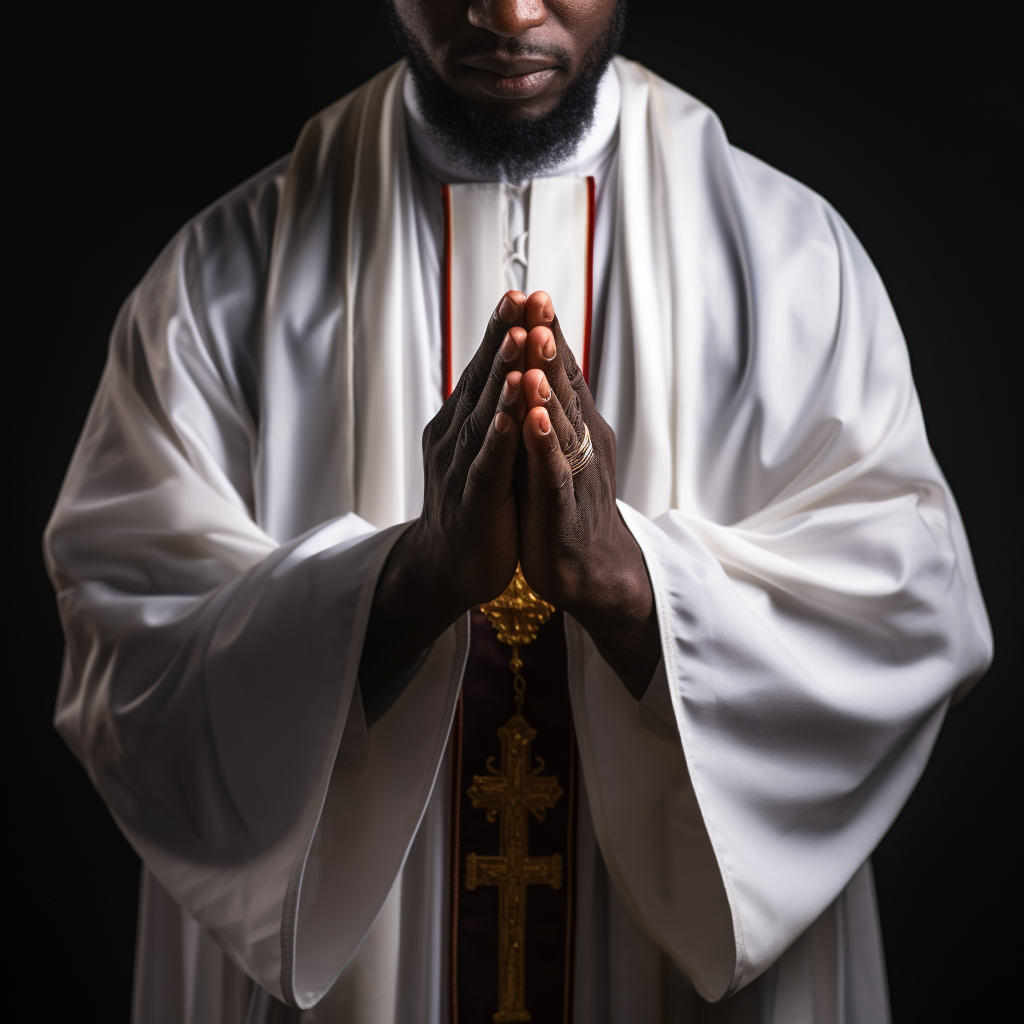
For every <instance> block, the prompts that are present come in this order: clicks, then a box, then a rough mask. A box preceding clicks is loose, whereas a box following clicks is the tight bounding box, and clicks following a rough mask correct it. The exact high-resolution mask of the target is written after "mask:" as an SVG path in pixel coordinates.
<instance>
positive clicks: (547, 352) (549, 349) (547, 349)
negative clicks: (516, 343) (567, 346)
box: [541, 338, 555, 359]
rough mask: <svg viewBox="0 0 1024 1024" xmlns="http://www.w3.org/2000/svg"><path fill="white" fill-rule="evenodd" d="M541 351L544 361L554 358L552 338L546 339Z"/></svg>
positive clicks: (553, 341)
mask: <svg viewBox="0 0 1024 1024" xmlns="http://www.w3.org/2000/svg"><path fill="white" fill-rule="evenodd" d="M541 351H542V352H543V353H544V358H545V359H554V358H555V339H554V338H548V340H547V341H545V342H544V348H543V349H541Z"/></svg>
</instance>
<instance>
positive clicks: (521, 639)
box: [480, 565, 555, 711]
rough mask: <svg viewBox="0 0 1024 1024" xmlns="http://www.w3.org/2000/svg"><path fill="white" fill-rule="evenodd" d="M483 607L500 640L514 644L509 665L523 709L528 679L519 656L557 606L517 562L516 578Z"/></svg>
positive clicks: (517, 696)
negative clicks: (532, 586)
mask: <svg viewBox="0 0 1024 1024" xmlns="http://www.w3.org/2000/svg"><path fill="white" fill-rule="evenodd" d="M480 611H482V612H483V613H484V615H486V616H487V619H488V621H489V622H490V624H491V626H492V627H493V628H494V631H495V632H496V633H497V634H498V640H499V641H500V642H501V643H503V644H507V645H508V646H509V647H511V648H512V658H511V660H510V661H509V663H508V667H509V668H510V669H511V670H512V674H513V675H514V676H515V679H514V681H513V685H514V686H515V689H516V711H522V710H523V697H524V696H525V694H526V680H525V679H524V678H523V677H522V675H520V671H521V670H522V667H523V663H522V661H520V659H519V648H520V647H523V646H525V645H526V644H532V643H533V641H534V640H536V639H537V633H538V631H539V630H540V627H541V626H543V625H544V623H545V622H547V621H548V619H550V618H551V616H552V615H554V613H555V606H554V605H553V604H548V602H547V601H545V600H544V599H543V598H542V597H538V596H537V595H536V594H535V593H534V592H533V591H532V590H531V589H530V585H529V584H528V583H527V582H526V577H525V576H524V575H523V570H522V569H520V568H519V566H518V565H517V566H516V574H515V575H514V576H513V577H512V582H511V583H510V584H509V585H508V586H507V587H506V588H505V590H504V592H503V593H502V594H501V596H500V597H496V598H495V599H494V600H493V601H489V602H488V603H487V604H484V605H481V606H480Z"/></svg>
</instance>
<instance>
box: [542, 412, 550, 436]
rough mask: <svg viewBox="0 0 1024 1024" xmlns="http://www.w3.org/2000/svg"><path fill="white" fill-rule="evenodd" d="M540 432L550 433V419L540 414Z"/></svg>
mask: <svg viewBox="0 0 1024 1024" xmlns="http://www.w3.org/2000/svg"><path fill="white" fill-rule="evenodd" d="M540 432H541V433H542V434H550V433H551V420H549V419H548V417H547V416H541V418H540Z"/></svg>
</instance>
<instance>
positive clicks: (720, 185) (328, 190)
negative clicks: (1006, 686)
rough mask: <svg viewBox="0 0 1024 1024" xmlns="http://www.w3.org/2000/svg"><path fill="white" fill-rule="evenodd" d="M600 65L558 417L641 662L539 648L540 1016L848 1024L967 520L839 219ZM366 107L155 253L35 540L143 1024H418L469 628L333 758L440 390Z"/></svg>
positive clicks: (424, 1009) (394, 174) (431, 241)
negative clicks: (581, 432)
mask: <svg viewBox="0 0 1024 1024" xmlns="http://www.w3.org/2000/svg"><path fill="white" fill-rule="evenodd" d="M615 74H616V75H617V77H618V83H619V85H620V87H621V110H620V117H619V121H618V140H617V146H618V156H617V161H616V163H615V167H614V169H613V171H611V172H609V176H608V179H607V181H608V189H609V190H611V191H610V193H609V194H610V195H613V201H611V202H609V204H608V205H607V206H605V207H604V210H605V213H607V211H609V210H611V211H613V213H612V215H611V217H610V223H609V222H607V221H606V225H605V230H606V231H607V238H608V243H607V245H608V254H609V260H608V267H607V272H606V274H605V277H604V281H605V282H606V283H604V284H603V285H602V287H603V288H604V289H605V294H604V295H603V296H601V299H602V305H603V310H604V313H603V330H602V332H601V334H602V337H601V339H600V347H599V358H600V365H599V367H598V372H597V374H596V381H595V385H596V399H597V404H598V407H599V408H600V409H601V411H602V413H603V415H604V416H605V418H606V419H607V420H608V421H609V423H610V424H611V425H612V427H613V428H614V430H615V432H616V435H617V438H618V451H619V478H618V495H619V498H620V506H621V509H622V513H623V516H624V518H625V521H626V523H627V525H628V526H629V528H630V529H631V530H632V532H633V534H634V536H635V537H636V539H637V541H638V543H639V544H640V547H641V549H642V551H643V553H644V557H645V559H646V562H647V566H648V570H649V573H650V576H651V581H652V585H653V589H654V594H655V599H656V603H657V609H658V621H659V627H660V631H661V642H662V651H663V660H662V664H661V666H660V667H659V671H658V673H657V674H656V677H655V679H654V680H653V681H652V684H651V686H650V688H649V690H648V692H647V694H646V696H645V697H644V699H643V701H642V702H641V703H640V704H638V703H637V702H636V701H635V700H634V699H633V698H632V697H631V696H630V695H629V693H628V692H627V691H626V689H625V688H624V687H623V685H622V683H621V682H620V681H619V680H618V678H617V677H616V676H615V674H614V673H613V672H612V671H611V669H610V668H609V667H608V666H607V665H606V664H605V663H604V662H603V660H602V659H601V657H600V655H599V654H598V653H597V651H596V649H595V647H594V645H593V643H592V642H591V640H590V638H589V636H588V635H587V634H586V633H585V632H584V631H583V630H582V629H581V628H580V627H579V626H578V625H577V624H575V623H574V622H572V621H571V620H569V619H567V622H566V639H567V643H568V649H569V665H570V669H569V671H570V691H571V695H572V704H573V714H574V718H575V723H576V728H577V733H578V737H579V745H580V756H581V764H582V776H583V780H582V781H583V789H584V791H585V794H586V796H585V798H584V799H581V802H580V823H579V827H580V852H579V860H578V864H577V870H578V878H579V885H580V888H579V893H580V902H579V907H580V911H579V914H580V917H579V922H578V924H579V943H578V950H577V965H576V1007H577V1010H576V1019H577V1021H581V1022H582V1021H586V1022H591V1021H593V1022H605V1021H606V1022H608V1024H626V1022H647V1021H651V1022H653V1021H661V1020H668V1019H671V1020H674V1021H675V1020H679V1021H688V1020H700V1021H735V1022H743V1024H748V1022H749V1024H753V1022H755V1021H758V1022H760V1021H774V1022H777V1024H783V1022H787V1024H788V1022H811V1021H814V1022H818V1024H820V1022H835V1024H839V1022H845V1024H852V1022H865V1024H866V1022H868V1021H878V1020H884V1019H885V1017H886V1015H887V1010H886V1007H885V989H884V973H883V969H882V962H881V947H880V939H879V935H878V926H877V919H876V916H875V909H874V896H873V890H872V885H871V880H870V870H869V868H868V866H867V859H868V857H869V855H870V853H871V851H872V849H873V848H874V847H875V845H876V844H877V843H878V841H879V840H880V839H881V837H882V836H883V834H884V833H885V831H886V829H887V828H888V826H889V825H890V823H891V822H892V820H893V818H894V817H895V816H896V814H897V813H898V812H899V810H900V808H901V806H902V804H903V802H904V801H905V800H906V798H907V796H908V795H909V793H910V791H911V789H912V787H913V786H914V783H915V782H916V780H917V778H918V776H919V775H920V772H921V770H922V768H923V766H924V763H925V761H926V759H927V757H928V754H929V751H930V749H931V746H932V743H933V741H934V738H935V735H936V732H937V730H938V728H939V726H940V724H941V722H942V718H943V716H944V714H945V711H946V708H947V707H948V705H949V702H950V700H951V699H954V698H955V697H957V696H959V695H962V694H963V693H964V692H966V690H967V689H968V688H969V687H970V686H971V685H972V684H973V683H974V681H976V680H977V678H978V677H979V675H980V674H981V673H982V672H983V671H984V669H985V667H986V665H987V663H988V661H989V659H990V656H991V639H990V633H989V627H988V623H987V619H986V616H985V611H984V607H983V605H982V602H981V598H980V594H979V591H978V586H977V582H976V579H975V575H974V570H973V566H972V564H971V558H970V553H969V551H968V548H967V543H966V539H965V536H964V532H963V527H962V524H961V522H960V518H959V515H958V512H957V509H956V506H955V504H954V502H953V499H952V496H951V494H950V492H949V489H948V487H947V485H946V483H945V481H944V480H943V478H942V475H941V473H940V471H939V469H938V467H937V466H936V464H935V460H934V458H933V456H932V454H931V452H930V450H929V448H928V445H927V440H926V437H925V432H924V426H923V423H922V419H921V413H920V408H919V405H918V401H917V397H916V394H915V392H914V388H913V383H912V380H911V375H910V367H909V362H908V358H907V353H906V349H905V346H904V343H903V340H902V337H901V335H900V331H899V327H898V324H897V322H896V318H895V316H894V314H893V311H892V309H891V306H890V304H889V301H888V298H887V297H886V294H885V291H884V289H883V287H882V284H881V282H880V280H879V278H878V275H877V273H876V271H875V269H874V267H873V266H872V265H871V263H870V261H869V260H868V258H867V256H866V254H865V253H864V251H863V249H862V248H861V247H860V245H859V243H858V242H857V240H856V239H855V238H854V236H853V235H852V233H851V232H850V230H849V228H848V227H847V226H846V224H845V223H844V222H843V221H842V220H841V219H840V218H839V217H838V215H837V214H836V213H835V212H834V211H833V210H832V209H831V207H829V205H828V204H827V203H826V202H825V201H824V200H822V199H821V198H820V197H818V196H816V195H814V194H813V193H812V192H810V191H809V190H808V189H806V188H804V187H803V186H801V185H799V184H798V183H796V182H794V181H792V180H791V179H789V178H787V177H785V176H784V175H782V174H780V173H778V172H777V171H774V170H772V169H771V168H768V167H766V166H765V165H764V164H762V163H760V162H758V161H757V160H756V159H754V158H752V157H750V156H748V155H746V154H744V153H741V152H739V151H737V150H735V149H733V148H731V147H730V146H729V144H728V141H727V139H726V137H725V135H724V132H723V130H722V128H721V125H720V124H719V122H718V121H717V119H716V118H715V117H714V115H713V114H712V113H711V112H710V111H708V110H707V108H705V107H703V106H702V105H701V104H700V103H698V102H697V101H695V100H694V99H693V98H691V97H690V96H688V95H686V94H685V93H683V92H681V91H680V90H678V89H676V88H675V87H673V86H671V85H669V84H668V83H666V82H664V81H663V80H661V79H659V78H657V77H656V76H654V75H652V74H651V73H650V72H648V71H646V70H645V69H643V68H642V67H640V66H638V65H636V64H633V63H631V62H628V61H625V60H622V59H620V58H617V59H616V62H615ZM403 77H404V71H403V69H402V67H401V65H396V66H395V67H392V68H390V69H388V70H386V71H384V72H382V73H381V74H380V75H378V76H377V77H375V78H374V79H372V80H371V81H370V82H368V83H367V84H366V85H365V86H363V87H362V88H360V89H358V90H356V91H355V92H354V93H352V94H350V95H349V96H347V97H345V98H344V99H342V100H340V101H339V102H338V103H336V104H335V105H334V106H332V107H330V108H329V109H328V110H326V111H325V112H324V113H322V114H321V115H319V116H318V117H316V118H314V119H313V120H311V121H310V122H309V124H308V125H307V126H306V128H305V129H304V131H303V134H302V136H301V137H300V139H299V141H298V144H297V146H296V149H295V151H294V152H293V153H292V154H291V156H290V157H289V158H287V159H286V160H283V161H281V162H280V163H279V164H276V165H274V166H273V167H271V168H269V169H268V170H267V171H265V172H264V173H262V174H260V175H257V176H256V177H255V178H254V179H252V180H251V181H249V182H247V183H246V184H244V185H243V186H241V187H240V188H239V189H237V190H235V191H234V192H232V193H231V194H230V195H228V196H227V197H225V198H224V199H223V200H221V201H220V202H218V203H216V204H215V205H214V206H212V207H211V208H210V209H208V210H206V211H205V212H204V213H202V214H201V215H200V216H199V217H197V218H196V219H195V220H193V221H192V222H190V223H189V224H188V225H187V226H186V227H185V228H184V229H183V230H182V231H181V232H180V233H179V235H178V236H177V237H176V238H175V239H174V240H173V241H172V242H171V243H170V245H169V246H168V247H167V249H165V251H164V252H163V253H162V254H161V256H160V257H159V258H158V260H157V261H156V263H155V264H154V266H153V268H152V269H151V270H150V272H149V273H148V274H147V275H146V277H145V278H144V280H143V281H142V282H141V283H140V285H139V287H138V288H137V289H136V291H135V292H134V293H133V294H132V295H131V297H130V298H129V299H128V301H127V302H126V304H125V306H124V307H123V309H122V311H121V313H120V315H119V317H118V320H117V324H116V325H115V328H114V332H113V336H112V339H111V348H110V357H109V361H108V363H107V366H106V369H105V371H104V375H103V379H102V382H101V384H100V388H99V391H98V393H97V396H96V399H95V401H94V404H93V407H92V409H91V411H90V414H89V418H88V421H87V424H86V426H85V429H84V432H83V435H82V438H81V440H80V442H79V445H78V447H77V449H76V452H75V455H74V459H73V461H72V465H71V467H70V469H69V472H68V476H67V479H66V481H65V483H64V487H63V489H62V491H61V494H60V497H59V499H58V504H57V508H56V510H55V512H54V515H53V519H52V520H51V523H50V526H49V527H48V531H47V535H46V553H47V560H48V565H49V568H50V572H51V575H52V578H53V581H54V585H55V588H56V590H57V593H58V601H59V606H60V612H61V617H62V621H63V624H64V629H65V633H66V636H67V651H66V656H65V666H64V672H63V677H62V681H61V689H60V695H59V699H58V707H57V715H56V721H57V726H58V728H59V729H60V731H61V733H62V735H63V736H64V737H65V738H66V740H67V742H68V743H69V745H70V746H71V747H72V749H73V750H74V751H75V753H76V754H77V756H78V757H79V758H80V759H81V761H82V763H83V764H84V765H85V766H86V768H87V770H88V771H89V774H90V776H91V778H92V779H93V781H94V783H95V784H96V786H97V788H98V790H99V791H100V793H101V794H102V795H103V798H104V799H105V801H106V802H107V805H108V806H109V808H110V810H111V813H112V814H113V815H114V817H115V819H116V820H117V822H118V824H119V826H120V827H121V829H122V830H123V831H124V833H125V835H126V836H127V838H128V839H129V841H130V842H131V843H132V845H133V846H134V847H135V849H136V850H137V851H138V852H139V854H140V856H141V857H142V859H143V861H144V864H145V870H144V875H143V885H142V908H141V915H140V932H139V952H138V960H137V970H136V993H135V1017H136V1020H138V1021H140V1022H143V1021H144V1022H146V1024H164V1022H167V1024H170V1022H172V1021H173V1022H185V1021H188V1022H195V1024H198V1022H207V1021H210V1022H213V1021H225V1022H227V1021H231V1022H234V1021H242V1020H248V1021H252V1022H256V1021H262V1020H265V1021H271V1020H277V1019H286V1018H285V1017H284V1016H282V1013H285V1012H288V1011H285V1008H284V1007H280V1006H277V1005H276V1004H274V1003H272V1002H271V1000H270V998H269V996H268V995H267V993H270V994H272V995H273V996H274V997H276V999H278V1000H283V1001H285V1002H287V1003H289V1004H291V1005H292V1006H296V1007H300V1008H304V1010H303V1012H302V1013H301V1015H298V1013H297V1011H295V1012H294V1015H293V1017H291V1018H287V1019H301V1020H303V1021H327V1020H339V1021H340V1020H345V1021H348V1020H353V1021H359V1022H360V1024H362V1022H368V1024H369V1022H372V1024H376V1022H389V1024H390V1022H397V1021H401V1022H406V1021H415V1022H440V1021H441V1020H443V1019H444V1010H445V998H446V996H445V961H444V950H445V948H446V927H447V922H446V919H445V908H446V905H447V904H446V893H445V884H446V881H445V880H446V876H447V863H446V856H445V838H444V837H445V835H446V830H447V807H446V802H445V801H446V798H445V795H444V794H445V792H446V787H445V786H444V785H443V784H440V785H437V786H435V781H436V780H437V779H438V777H439V775H440V774H441V773H443V771H444V770H445V758H444V752H445V748H446V744H447V738H448V729H449V725H450V722H451V718H452V711H453V706H454V702H455V698H456V695H457V692H458V687H459V683H460V677H461V672H462V668H463V665H464V661H465V656H466V643H467V623H466V621H465V620H460V621H459V622H458V623H456V624H455V625H454V626H453V627H452V628H451V629H449V630H448V631H447V632H446V633H445V634H444V635H443V636H442V637H441V638H440V639H439V640H438V641H437V642H436V643H435V644H434V646H433V647H432V649H431V651H430V653H429V656H428V657H427V659H426V661H425V662H424V663H423V665H422V666H421V667H420V668H419V670H418V672H417V673H416V675H415V676H414V678H413V679H412V681H411V682H410V683H409V685H408V687H407V688H406V690H405V691H404V693H403V694H402V696H401V697H400V698H399V699H398V700H397V702H396V703H395V704H394V705H393V706H392V707H391V709H390V710H388V711H387V713H386V714H385V715H384V716H383V717H382V718H381V719H380V720H379V721H378V722H376V723H375V724H374V725H373V726H372V728H370V729H367V728H366V726H365V719H364V717H363V712H362V705H361V701H360V697H359V689H358V685H357V681H356V670H357V667H358V664H359V659H360V653H361V647H362V638H363V635H364V631H365V627H366V622H367V618H368V615H369V607H370V601H371V598H372V595H373V590H374V586H375V582H376V578H377V575H378V573H379V570H380V568H381V565H382V564H383V561H384V559H385V558H386V556H387V553H388V550H389V549H390V546H391V544H392V543H393V542H394V540H395V538H396V537H397V536H398V533H399V531H400V530H401V528H402V526H401V524H402V523H404V522H406V521H408V520H409V519H411V518H412V517H414V516H416V515H417V514H418V512H419V510H420V504H421V500H422V467H421V453H420V433H421V431H422V428H423V426H424V425H425V423H426V422H427V421H428V420H429V419H430V418H431V416H432V415H433V414H434V413H435V412H436V410H437V408H438V407H439V405H440V401H441V393H440V332H439V317H438V316H437V315H436V308H437V306H436V303H437V299H436V296H437V294H438V288H439V278H438V253H437V247H436V238H435V237H434V235H433V234H432V233H431V232H430V231H429V230H427V229H426V228H425V227H424V225H425V223H426V221H425V220H424V214H423V211H422V210H420V209H418V207H417V203H422V194H423V189H422V180H421V179H418V178H417V175H418V174H420V173H421V172H419V171H417V170H416V169H415V167H414V166H413V163H412V161H411V159H410V153H409V143H408V133H407V128H406V118H405V107H404V104H403V100H402V82H403ZM418 181H419V182H420V183H419V184H417V182H418ZM601 216H602V212H601V210H600V209H599V213H598V217H599V231H600V230H601V227H600V217H601ZM427 220H429V218H427ZM556 301H557V299H556ZM481 330H482V328H481ZM442 782H443V780H442ZM346 965H347V967H346ZM343 969H344V970H343ZM243 972H244V973H243ZM339 972H342V973H341V974H340V978H339ZM247 976H248V977H247ZM248 978H252V979H254V980H255V981H256V982H257V983H258V986H259V987H256V986H253V985H252V984H251V983H250V982H249V980H248ZM336 979H337V983H336V984H334V986H333V988H332V987H331V986H332V983H333V982H335V980H336ZM328 989H330V991H329V992H328ZM325 992H327V995H326V997H325V996H324V993H325ZM695 992H696V993H699V996H700V997H703V998H698V996H697V995H695ZM737 992H738V994H737V995H735V996H732V994H733V993H737ZM725 996H732V997H731V998H729V999H726V1000H725V1001H724V1002H722V1003H719V1004H717V1005H708V1004H707V1003H706V1002H705V1001H704V1000H705V999H706V1000H711V1001H715V1000H720V999H722V998H723V997H725Z"/></svg>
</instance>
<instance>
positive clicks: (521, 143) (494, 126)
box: [388, 0, 626, 181]
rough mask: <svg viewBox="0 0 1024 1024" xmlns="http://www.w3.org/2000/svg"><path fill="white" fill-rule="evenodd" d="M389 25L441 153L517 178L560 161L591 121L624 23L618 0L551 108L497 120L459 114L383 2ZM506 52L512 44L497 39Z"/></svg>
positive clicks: (496, 175)
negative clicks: (534, 115) (538, 113)
mask: <svg viewBox="0 0 1024 1024" xmlns="http://www.w3.org/2000/svg"><path fill="white" fill-rule="evenodd" d="M388 12H389V14H390V20H391V26H392V28H393V29H394V32H395V36H396V38H397V39H398V45H399V46H400V47H401V49H402V52H403V53H404V55H405V58H406V62H407V64H408V67H409V72H410V73H411V74H412V77H413V80H414V82H415V83H416V95H417V98H418V99H419V104H420V112H421V113H422V114H423V119H424V122H425V124H426V128H427V131H428V132H429V133H430V134H431V136H432V138H433V139H434V140H435V141H436V142H437V144H438V146H439V147H440V149H441V151H442V152H443V153H444V154H445V155H446V156H447V157H448V158H449V159H451V160H453V161H455V162H457V163H460V164H462V165H463V166H464V167H467V168H468V169H470V170H471V171H473V172H474V173H476V174H479V175H480V177H481V178H483V179H491V180H504V181H523V180H525V179H527V178H532V177H535V176H536V175H538V174H542V173H544V172H545V171H549V170H551V169H553V168H554V167H557V166H558V165H559V164H561V163H564V162H565V161H566V160H567V159H569V158H570V157H571V156H572V154H573V153H575V152H576V149H577V147H578V146H579V144H580V142H581V141H582V139H583V137H584V136H585V135H586V134H587V132H588V131H589V130H590V126H591V125H592V124H593V123H594V108H595V107H596V105H597V87H598V85H599V84H600V82H601V77H602V75H604V73H605V70H606V69H607V67H608V64H609V63H610V62H611V59H612V57H614V56H615V53H616V51H617V50H618V48H619V43H620V42H621V40H622V32H623V30H624V28H625V25H626V0H619V2H618V4H617V6H616V8H615V13H614V15H613V16H612V20H611V24H610V25H609V26H608V29H607V30H606V31H605V33H604V34H603V35H602V36H601V37H600V38H599V39H598V40H597V42H596V43H594V45H593V46H592V47H591V48H590V50H588V51H587V53H586V55H585V56H584V59H583V61H582V63H581V67H580V72H579V74H578V75H577V76H576V78H575V79H574V80H573V81H572V82H571V83H570V84H569V86H568V88H567V89H566V90H565V92H564V93H563V94H562V98H561V99H560V100H559V101H558V105H557V106H556V107H555V108H554V109H553V110H551V111H550V112H549V113H547V114H544V115H543V116H541V117H537V118H532V119H530V118H520V119H504V118H498V117H493V116H489V115H487V114H482V113H480V112H479V111H475V110H467V109H466V108H465V107H463V106H462V104H461V103H460V102H459V98H458V97H457V96H456V94H455V93H454V92H453V91H452V89H451V88H450V87H449V86H448V85H447V84H446V83H445V82H444V80H443V79H442V78H441V76H440V75H438V73H437V72H436V71H435V70H434V68H433V66H432V65H431V63H430V60H429V58H428V57H427V54H426V52H425V51H424V49H423V47H422V46H421V45H420V42H419V40H418V39H415V38H414V37H413V36H411V35H410V34H409V33H408V32H406V30H405V27H404V26H403V25H402V23H401V21H400V20H399V19H398V16H397V14H396V13H395V10H394V6H393V3H390V2H389V3H388ZM501 46H502V52H503V53H505V54H512V55H514V54H515V52H516V48H517V47H516V40H515V39H506V40H504V41H503V42H502V44H501Z"/></svg>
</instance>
